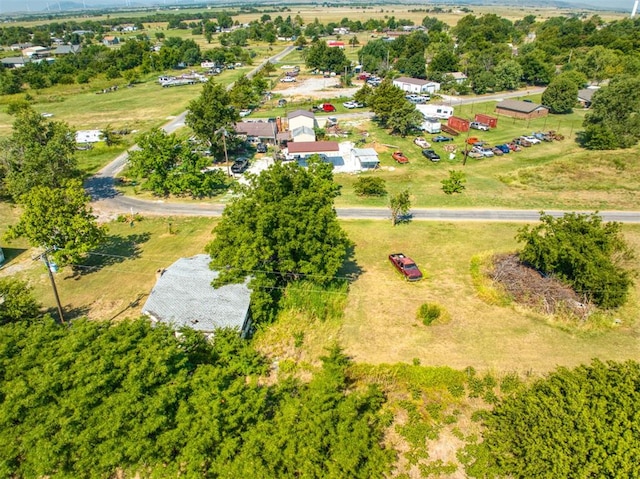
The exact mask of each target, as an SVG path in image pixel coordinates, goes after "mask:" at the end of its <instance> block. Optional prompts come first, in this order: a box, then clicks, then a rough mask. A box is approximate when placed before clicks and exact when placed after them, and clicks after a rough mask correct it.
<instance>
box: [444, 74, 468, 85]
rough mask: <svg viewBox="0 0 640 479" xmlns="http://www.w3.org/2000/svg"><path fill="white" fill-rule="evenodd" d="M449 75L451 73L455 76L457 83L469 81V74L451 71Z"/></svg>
mask: <svg viewBox="0 0 640 479" xmlns="http://www.w3.org/2000/svg"><path fill="white" fill-rule="evenodd" d="M448 75H451V76H452V77H453V80H454V81H455V82H456V83H457V84H461V83H464V82H465V81H467V78H468V77H467V75H465V74H464V73H462V72H451V73H448Z"/></svg>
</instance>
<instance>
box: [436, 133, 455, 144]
mask: <svg viewBox="0 0 640 479" xmlns="http://www.w3.org/2000/svg"><path fill="white" fill-rule="evenodd" d="M431 139H432V140H433V141H435V142H436V143H441V142H443V141H453V138H451V137H450V136H444V135H438V136H434V137H433V138H431Z"/></svg>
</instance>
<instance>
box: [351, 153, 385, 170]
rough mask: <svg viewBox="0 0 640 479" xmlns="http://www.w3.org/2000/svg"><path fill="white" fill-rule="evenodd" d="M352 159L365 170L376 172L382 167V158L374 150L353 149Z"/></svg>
mask: <svg viewBox="0 0 640 479" xmlns="http://www.w3.org/2000/svg"><path fill="white" fill-rule="evenodd" d="M351 159H352V160H353V161H354V162H355V163H356V164H357V165H360V168H361V169H363V170H375V169H376V168H378V166H380V158H378V153H377V152H376V150H374V149H373V148H352V149H351Z"/></svg>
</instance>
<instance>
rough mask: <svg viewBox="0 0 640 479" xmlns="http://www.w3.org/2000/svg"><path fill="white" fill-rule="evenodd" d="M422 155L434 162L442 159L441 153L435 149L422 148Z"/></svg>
mask: <svg viewBox="0 0 640 479" xmlns="http://www.w3.org/2000/svg"><path fill="white" fill-rule="evenodd" d="M422 156H424V157H425V158H427V159H428V160H431V161H433V162H436V161H440V155H438V154H437V153H436V152H435V151H433V150H422Z"/></svg>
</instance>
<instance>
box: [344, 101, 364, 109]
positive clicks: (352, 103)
mask: <svg viewBox="0 0 640 479" xmlns="http://www.w3.org/2000/svg"><path fill="white" fill-rule="evenodd" d="M342 106H343V107H345V108H348V109H349V110H351V109H353V108H362V107H363V106H364V105H363V104H362V103H358V102H357V101H354V100H350V101H346V102H344V103H343V104H342Z"/></svg>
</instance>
